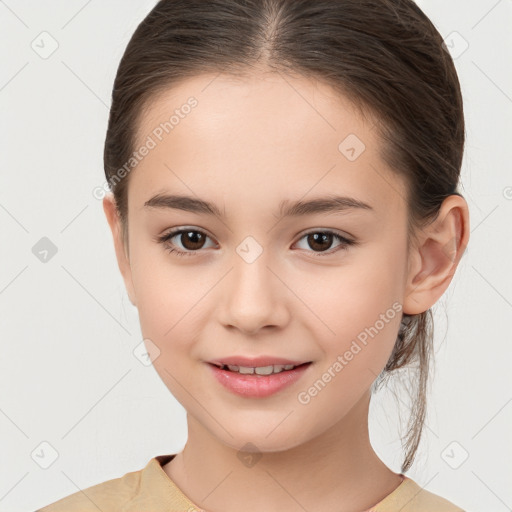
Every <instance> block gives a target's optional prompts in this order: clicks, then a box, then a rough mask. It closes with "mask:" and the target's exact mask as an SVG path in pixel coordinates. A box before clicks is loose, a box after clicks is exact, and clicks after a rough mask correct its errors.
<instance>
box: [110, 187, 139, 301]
mask: <svg viewBox="0 0 512 512" xmlns="http://www.w3.org/2000/svg"><path fill="white" fill-rule="evenodd" d="M103 211H104V212H105V216H106V217H107V222H108V224H109V226H110V230H111V232H112V238H113V241H114V249H115V253H116V259H117V264H118V267H119V270H120V272H121V275H122V276H123V280H124V284H125V287H126V291H127V293H128V297H129V299H130V302H131V303H132V304H133V305H134V306H136V305H137V304H136V301H135V290H134V288H133V281H132V271H131V266H130V259H129V257H128V253H127V249H126V247H125V243H124V242H125V241H124V237H123V234H122V225H121V220H120V218H119V214H118V211H117V207H116V202H115V199H114V196H113V195H112V193H110V194H107V195H106V196H105V197H104V198H103Z"/></svg>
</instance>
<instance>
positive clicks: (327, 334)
mask: <svg viewBox="0 0 512 512" xmlns="http://www.w3.org/2000/svg"><path fill="white" fill-rule="evenodd" d="M390 253H393V251H390ZM374 254H376V255H378V257H373V261H368V260H367V259H366V260H364V261H363V258H361V260H360V261H358V262H356V263H354V264H350V265H349V264H347V265H346V266H342V267H339V268H338V269H330V271H329V272H325V273H324V274H323V275H321V274H317V275H316V276H315V279H312V278H311V279H307V280H305V281H303V282H302V285H301V290H300V292H299V293H298V294H300V296H301V297H304V298H305V299H306V300H305V301H304V302H305V303H306V304H307V305H308V307H309V310H310V311H309V312H308V313H307V316H306V317H305V318H308V320H303V321H304V322H307V323H308V325H309V328H310V329H311V330H313V331H314V334H315V338H316V339H317V340H323V341H322V342H321V346H322V348H323V350H324V351H325V353H327V354H329V355H330V359H332V360H334V356H335V355H338V354H343V353H344V352H345V351H348V350H352V352H357V353H358V355H357V357H354V360H356V359H357V361H358V363H355V364H353V365H352V366H358V365H367V366H368V365H369V366H371V367H373V368H378V367H379V366H380V365H381V364H385V363H386V362H387V358H388V357H389V354H390V352H391V350H392V348H393V345H394V343H395V341H396V334H397V331H398V328H399V325H400V319H401V316H402V304H401V301H402V294H401V286H402V283H401V279H402V278H401V276H402V275H403V272H401V265H402V263H401V262H400V261H397V260H398V258H397V257H396V254H394V255H393V254H391V256H390V257H389V258H386V257H382V256H383V251H382V250H381V251H378V250H377V249H376V250H375V251H374ZM357 345H359V347H360V350H359V351H358V347H357ZM348 357H351V356H350V354H348ZM379 371H380V370H379Z"/></svg>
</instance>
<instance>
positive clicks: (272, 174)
mask: <svg viewBox="0 0 512 512" xmlns="http://www.w3.org/2000/svg"><path fill="white" fill-rule="evenodd" d="M191 99H192V100H191ZM190 105H194V106H193V107H190ZM148 138H151V139H152V140H153V142H154V143H155V147H154V148H153V149H152V150H151V151H150V152H149V154H148V155H147V156H146V157H144V159H143V160H142V161H140V163H139V164H138V165H137V168H136V170H135V171H134V172H133V175H132V177H131V180H132V185H135V184H136V185H135V186H132V185H131V186H130V187H129V189H130V190H134V192H135V194H136V195H137V196H138V199H137V203H138V204H140V202H141V201H142V200H144V199H147V196H148V195H149V194H151V193H158V192H161V191H163V190H164V189H165V187H166V186H169V187H173V186H178V187H179V188H181V191H182V192H184V191H187V188H188V189H189V190H188V192H189V193H190V191H191V190H190V189H192V192H193V193H195V194H196V195H198V196H203V197H204V195H205V194H206V195H209V196H210V197H212V195H213V196H215V195H216V194H217V199H218V200H219V202H220V203H223V202H224V203H227V200H226V201H224V199H225V198H226V197H227V196H229V193H230V192H231V193H233V192H236V193H237V195H238V196H240V195H242V196H244V195H250V196H251V197H254V196H257V195H258V194H260V195H261V196H262V197H263V196H265V197H266V198H269V197H271V196H272V195H275V199H276V202H280V201H281V200H282V199H283V195H284V194H286V196H287V197H290V198H300V197H302V196H304V195H305V194H307V193H308V191H311V193H315V192H318V193H320V192H324V193H325V192H326V191H329V192H332V191H334V189H335V190H336V192H338V193H340V194H342V193H343V194H344V195H349V194H352V196H354V197H357V196H359V198H360V199H362V197H361V195H362V194H363V193H364V196H365V200H366V201H368V202H369V201H373V202H374V203H379V202H380V203H382V204H385V203H388V204H389V201H390V200H392V199H393V196H398V197H395V199H397V198H398V199H400V198H401V199H403V197H404V196H403V194H404V189H403V187H402V183H400V182H398V179H397V177H396V175H395V174H394V173H392V172H391V171H390V169H388V168H386V166H385V164H384V162H383V161H382V160H381V157H380V141H379V139H378V133H377V129H376V127H375V126H374V124H373V123H372V120H371V118H370V117H365V118H362V117H361V116H360V115H359V113H358V111H357V109H356V108H355V106H354V105H353V104H352V103H351V102H350V101H349V100H348V99H347V98H346V97H344V96H342V95H340V94H339V93H337V92H336V91H334V90H333V89H332V88H330V87H329V86H328V85H327V84H324V83H322V82H319V81H314V80H309V79H305V78H292V77H290V76H288V75H286V76H285V75H281V74H266V75H261V76H248V77H244V78H241V77H233V76H228V75H222V74H221V75H200V76H198V77H195V78H192V79H187V80H185V81H183V82H181V83H180V84H178V85H175V86H173V87H172V88H169V89H168V90H166V91H164V92H162V93H160V94H159V95H158V96H155V97H154V98H153V100H152V101H151V103H149V104H148V106H147V108H146V109H145V111H144V113H143V115H142V116H141V119H140V123H139V127H138V130H137V141H138V142H137V147H139V146H140V145H142V144H144V141H147V140H148ZM400 196H401V197H400ZM213 200H215V199H213ZM266 200H268V199H266Z"/></svg>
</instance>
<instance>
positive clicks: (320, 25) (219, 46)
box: [104, 0, 465, 472]
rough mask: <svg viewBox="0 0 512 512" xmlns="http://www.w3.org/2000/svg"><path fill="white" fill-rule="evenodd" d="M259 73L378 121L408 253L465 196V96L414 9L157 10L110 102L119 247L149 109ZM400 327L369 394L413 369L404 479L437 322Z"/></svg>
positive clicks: (169, 1)
mask: <svg viewBox="0 0 512 512" xmlns="http://www.w3.org/2000/svg"><path fill="white" fill-rule="evenodd" d="M262 69H265V70H269V71H278V72H286V73H290V74H293V73H295V74H297V73H298V74H299V75H301V76H304V77H307V78H312V79H317V80H321V81H323V82H324V83H326V84H328V85H330V86H332V87H333V88H335V90H337V91H339V92H340V93H341V94H343V95H345V96H346V97H348V98H349V99H350V100H351V101H352V102H353V103H354V105H355V106H356V107H357V108H358V109H359V112H360V113H361V114H363V115H364V114H368V115H369V116H371V118H372V119H375V120H376V125H377V126H378V129H379V135H380V137H381V140H382V158H383V160H384V161H385V162H386V163H387V164H388V165H389V167H390V168H392V169H393V170H394V171H395V172H396V173H397V174H398V175H399V176H401V177H403V179H404V182H405V183H406V187H407V198H406V201H407V204H408V212H409V230H408V236H409V246H408V250H409V248H410V244H411V243H413V242H414V240H415V237H414V235H415V233H416V228H419V227H422V226H425V225H426V224H428V223H429V222H430V221H432V220H434V219H435V218H436V216H437V215H438V213H439V209H440V206H441V204H442V202H443V200H444V199H445V198H446V197H448V196H449V195H451V194H457V195H461V194H460V193H459V192H458V191H457V190H456V189H457V185H458V181H459V175H460V167H461V163H462V157H463V150H464V139H465V130H464V115H463V104H462V96H461V91H460V84H459V81H458V77H457V73H456V70H455V66H454V63H453V60H452V58H451V57H450V55H449V53H448V52H447V51H446V48H445V46H444V44H443V39H442V37H441V35H440V34H439V32H438V31H437V29H436V28H435V26H434V25H433V24H432V22H431V21H430V20H429V19H428V18H427V16H426V15H425V14H424V13H423V12H422V11H421V9H420V8H419V7H418V6H417V5H416V4H415V3H414V2H413V1H412V0H208V1H204V0H161V1H159V2H158V3H157V4H156V5H155V7H154V8H153V9H152V10H151V12H150V13H149V14H148V15H147V17H146V18H145V19H144V20H143V21H142V22H141V23H140V25H139V26H138V27H137V29H136V31H135V32H134V34H133V36H132V38H131V40H130V42H129V44H128V45H127V48H126V50H125V53H124V55H123V57H122V59H121V62H120V65H119V69H118V71H117V75H116V78H115V83H114V88H113V92H112V106H111V109H110V118H109V123H108V130H107V134H106V140H105V151H104V165H105V176H106V178H107V182H108V183H109V184H110V186H111V189H112V191H113V194H114V197H115V201H116V205H117V210H118V213H119V215H120V218H121V221H122V225H123V235H124V237H125V241H126V240H127V232H128V231H127V229H126V228H127V220H128V215H127V213H128V212H127V188H128V184H129V181H130V180H129V177H130V174H128V175H126V177H124V178H123V179H122V180H119V179H117V180H115V179H114V178H116V177H118V175H116V173H118V170H119V169H120V168H121V167H122V166H123V165H124V164H125V163H126V162H128V161H129V160H130V157H131V156H132V154H133V151H134V148H135V144H136V141H137V136H138V133H137V127H138V123H139V120H140V117H141V115H142V114H143V112H144V109H145V107H146V106H147V105H148V104H149V102H151V101H152V100H153V99H155V97H156V95H157V94H159V93H161V92H163V91H165V90H166V89H168V88H170V87H172V86H173V85H176V84H177V83H178V82H181V81H183V80H186V79H187V78H192V77H194V76H197V75H199V74H202V73H212V72H213V73H219V72H222V73H226V74H231V75H237V76H243V75H244V74H248V75H249V74H251V73H258V72H261V70H262ZM403 321H404V324H403V325H402V328H401V329H400V331H399V333H398V337H397V341H396V344H395V347H394V349H393V352H392V354H391V357H390V359H389V361H388V363H387V365H386V366H385V368H384V370H383V371H382V373H381V375H379V376H378V378H377V379H376V381H375V382H374V386H372V391H374V390H375V389H376V388H377V385H379V384H380V383H381V382H382V381H383V378H384V377H386V376H387V375H389V374H390V373H391V372H394V371H395V370H397V369H399V368H406V367H408V366H409V365H413V364H414V365H416V366H417V378H416V379H415V382H414V384H415V389H416V392H415V395H414V398H413V402H412V403H413V406H412V411H411V417H410V420H409V427H408V432H407V435H406V436H405V437H406V442H405V448H406V455H405V459H404V461H403V463H402V472H405V471H406V470H407V469H408V468H409V467H410V465H411V464H412V462H413V460H414V456H415V453H416V450H417V447H418V444H419V441H420V438H421V433H422V430H423V424H424V420H425V412H426V388H427V382H428V374H429V359H430V354H431V350H432V343H433V322H432V313H431V310H430V309H429V310H427V311H425V312H423V313H421V314H418V315H411V316H409V315H406V314H404V315H403ZM406 322H408V323H406ZM395 373H396V372H395Z"/></svg>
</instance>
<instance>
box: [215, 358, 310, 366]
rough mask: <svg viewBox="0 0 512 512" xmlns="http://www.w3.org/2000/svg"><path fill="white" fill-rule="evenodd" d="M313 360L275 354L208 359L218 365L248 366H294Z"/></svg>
mask: <svg viewBox="0 0 512 512" xmlns="http://www.w3.org/2000/svg"><path fill="white" fill-rule="evenodd" d="M309 362H311V361H297V360H292V359H284V358H282V357H274V356H259V357H244V356H229V357H221V358H219V359H214V360H211V361H208V363H211V364H215V365H218V366H222V365H224V364H225V365H233V366H244V367H247V368H256V367H260V366H270V365H278V364H282V365H287V364H293V366H299V365H301V364H304V363H309Z"/></svg>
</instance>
